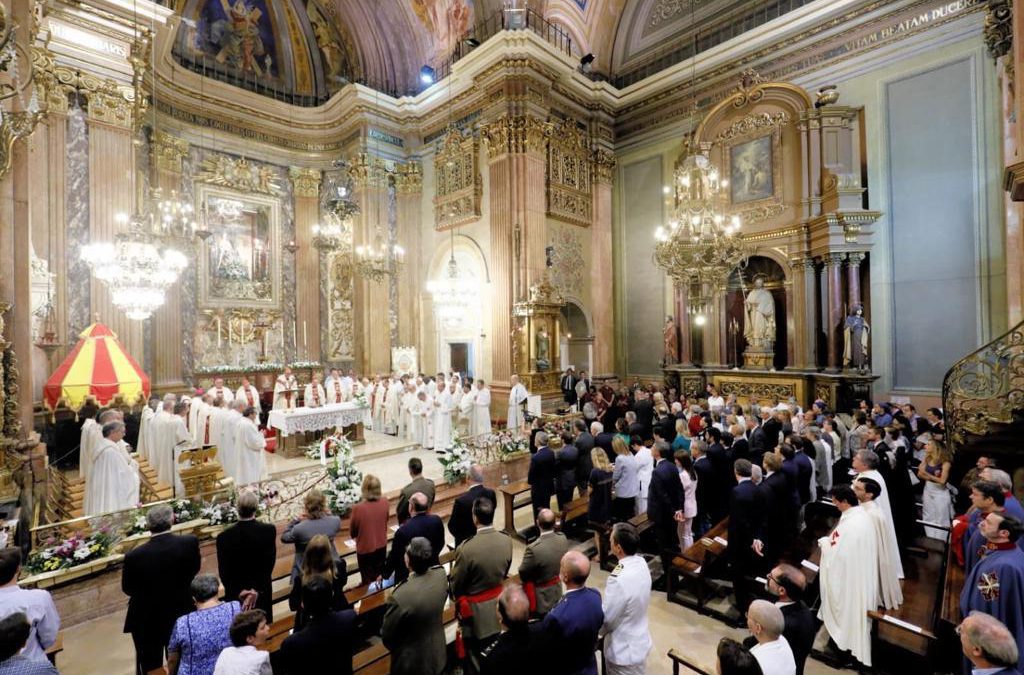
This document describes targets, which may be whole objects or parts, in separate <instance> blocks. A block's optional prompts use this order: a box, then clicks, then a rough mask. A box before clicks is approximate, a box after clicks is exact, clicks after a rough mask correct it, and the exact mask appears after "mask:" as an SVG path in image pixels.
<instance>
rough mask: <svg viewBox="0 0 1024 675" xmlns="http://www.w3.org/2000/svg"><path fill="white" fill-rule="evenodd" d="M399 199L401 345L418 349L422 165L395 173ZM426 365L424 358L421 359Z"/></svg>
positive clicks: (403, 166)
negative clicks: (402, 255)
mask: <svg viewBox="0 0 1024 675" xmlns="http://www.w3.org/2000/svg"><path fill="white" fill-rule="evenodd" d="M395 190H396V191H397V193H398V194H397V199H398V244H399V245H400V246H401V247H402V248H404V249H405V251H406V256H405V268H404V269H403V270H402V274H401V276H400V277H399V279H398V345H396V346H400V347H409V346H413V345H416V344H417V343H418V342H419V341H418V340H417V336H419V334H420V310H419V302H418V299H419V294H420V292H421V290H422V289H423V288H424V284H425V283H426V279H424V278H423V276H422V271H421V270H420V259H421V257H420V255H419V250H420V246H421V239H420V227H421V223H422V220H423V208H422V206H423V205H422V201H423V171H422V169H421V168H420V164H419V162H408V163H406V164H400V165H399V166H398V169H397V172H396V173H395ZM419 360H420V362H421V363H422V362H423V355H422V354H421V355H419Z"/></svg>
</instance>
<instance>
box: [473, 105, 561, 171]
mask: <svg viewBox="0 0 1024 675" xmlns="http://www.w3.org/2000/svg"><path fill="white" fill-rule="evenodd" d="M553 129H554V127H553V125H552V124H551V123H550V122H542V121H541V120H539V119H537V118H536V117H533V116H530V115H503V116H502V117H499V118H498V119H497V120H495V121H493V122H489V123H487V124H482V125H480V137H481V138H482V139H484V142H485V143H487V156H488V157H489V158H490V159H491V161H494V160H495V159H497V158H499V157H501V156H502V155H508V154H512V155H517V154H518V155H521V154H528V153H539V154H542V153H543V152H544V150H545V149H546V147H547V141H548V138H549V137H550V136H551V133H552V131H553Z"/></svg>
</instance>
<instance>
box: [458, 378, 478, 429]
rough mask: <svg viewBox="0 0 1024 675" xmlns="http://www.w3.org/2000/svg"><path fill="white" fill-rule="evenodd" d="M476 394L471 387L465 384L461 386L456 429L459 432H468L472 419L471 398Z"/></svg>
mask: <svg viewBox="0 0 1024 675" xmlns="http://www.w3.org/2000/svg"><path fill="white" fill-rule="evenodd" d="M475 398H476V395H475V394H474V393H473V387H471V386H470V385H468V384H466V385H463V387H462V396H461V397H460V398H459V406H458V407H459V423H458V429H459V432H460V433H464V434H468V433H469V428H470V426H472V425H471V422H472V420H473V400H474V399H475Z"/></svg>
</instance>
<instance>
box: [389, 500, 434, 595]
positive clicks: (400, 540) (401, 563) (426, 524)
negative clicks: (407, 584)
mask: <svg viewBox="0 0 1024 675" xmlns="http://www.w3.org/2000/svg"><path fill="white" fill-rule="evenodd" d="M409 510H410V511H412V517H410V518H409V519H408V520H406V521H405V522H404V523H402V524H401V526H399V528H398V530H396V531H395V538H394V540H393V541H392V542H391V553H390V554H388V559H387V562H385V564H384V575H383V576H384V578H385V579H386V578H388V577H389V576H390V575H391V574H394V575H395V583H396V584H397V583H398V582H400V581H404V580H405V579H406V578H407V577H408V576H409V568H408V567H407V566H406V564H405V549H406V547H408V546H409V542H410V541H412V540H413V539H414V538H416V537H423V538H425V539H426V540H427V541H428V542H430V550H431V556H432V557H431V559H430V564H431V566H433V565H437V564H439V557H440V555H441V551H442V550H443V549H444V522H443V521H442V520H441V519H440V518H439V517H437V516H435V515H434V514H432V513H430V499H429V498H428V497H427V495H425V494H423V493H422V492H415V493H413V495H412V496H411V497H410V498H409Z"/></svg>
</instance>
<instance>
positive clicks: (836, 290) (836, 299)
mask: <svg viewBox="0 0 1024 675" xmlns="http://www.w3.org/2000/svg"><path fill="white" fill-rule="evenodd" d="M845 257H846V256H844V255H843V254H842V253H830V254H828V255H827V256H826V257H825V273H826V275H827V276H826V278H827V280H828V317H827V321H828V324H827V325H826V327H825V328H826V330H825V332H826V334H827V335H828V370H829V371H830V372H834V373H835V372H839V368H840V357H841V356H842V350H841V349H840V347H839V340H840V339H841V332H840V329H839V326H840V324H841V323H842V321H843V278H842V268H843V259H844V258H845Z"/></svg>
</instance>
